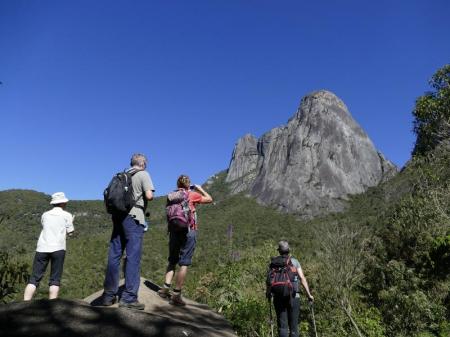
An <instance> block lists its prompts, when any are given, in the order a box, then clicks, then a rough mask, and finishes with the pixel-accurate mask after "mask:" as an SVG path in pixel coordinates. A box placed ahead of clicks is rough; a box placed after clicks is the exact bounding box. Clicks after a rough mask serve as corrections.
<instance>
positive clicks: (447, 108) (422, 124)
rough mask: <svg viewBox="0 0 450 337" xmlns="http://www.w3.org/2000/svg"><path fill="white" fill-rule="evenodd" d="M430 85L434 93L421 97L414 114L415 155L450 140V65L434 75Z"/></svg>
mask: <svg viewBox="0 0 450 337" xmlns="http://www.w3.org/2000/svg"><path fill="white" fill-rule="evenodd" d="M430 85H431V87H432V88H433V89H434V91H431V92H428V93H426V94H425V95H423V96H421V97H419V98H418V99H417V101H416V107H415V109H414V112H413V114H414V117H415V120H414V131H415V132H416V134H417V141H416V146H415V148H414V154H420V155H423V154H425V153H426V152H428V151H430V150H432V149H434V148H435V147H436V145H438V144H440V143H441V142H442V141H448V140H449V138H450V64H447V65H445V66H444V67H442V68H441V69H439V70H438V71H437V72H436V74H434V75H433V77H432V79H431V81H430Z"/></svg>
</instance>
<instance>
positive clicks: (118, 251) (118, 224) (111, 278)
mask: <svg viewBox="0 0 450 337" xmlns="http://www.w3.org/2000/svg"><path fill="white" fill-rule="evenodd" d="M122 219H123V218H118V217H113V226H114V227H113V232H112V234H111V240H110V241H109V251H108V263H107V266H106V273H105V282H104V283H103V287H104V292H103V302H104V303H105V304H108V303H111V304H112V303H114V301H115V298H116V295H117V291H118V290H119V270H120V260H121V258H122V254H123V251H124V249H125V236H124V232H123V228H122Z"/></svg>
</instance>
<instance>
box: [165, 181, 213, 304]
mask: <svg viewBox="0 0 450 337" xmlns="http://www.w3.org/2000/svg"><path fill="white" fill-rule="evenodd" d="M190 184H191V181H190V179H189V177H188V176H186V175H181V176H180V177H179V178H178V180H177V187H178V189H177V190H176V191H174V192H172V193H169V194H168V196H167V206H166V214H167V226H168V231H169V258H168V261H169V263H168V266H167V271H166V276H165V280H164V286H163V288H161V289H160V290H159V291H158V294H159V296H161V297H162V298H170V302H169V303H170V304H173V305H178V306H184V305H186V303H185V302H184V301H183V299H182V298H181V290H182V288H183V285H184V281H185V279H186V274H187V269H188V266H190V265H191V264H192V256H193V255H194V250H195V246H196V243H197V229H198V222H197V212H196V209H195V206H196V205H197V204H208V203H211V202H212V201H213V199H212V197H211V196H210V195H209V194H208V193H207V192H206V191H205V190H204V189H203V188H202V187H201V186H200V185H195V186H190ZM177 264H178V265H179V266H180V269H179V271H178V273H177V276H176V281H175V288H174V290H173V293H171V292H170V287H171V284H172V279H173V276H174V274H175V266H176V265H177Z"/></svg>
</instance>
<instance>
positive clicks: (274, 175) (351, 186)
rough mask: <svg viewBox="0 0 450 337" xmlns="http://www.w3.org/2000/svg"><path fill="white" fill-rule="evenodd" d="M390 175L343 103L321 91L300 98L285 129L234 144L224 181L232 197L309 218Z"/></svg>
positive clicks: (391, 169)
mask: <svg viewBox="0 0 450 337" xmlns="http://www.w3.org/2000/svg"><path fill="white" fill-rule="evenodd" d="M396 172H397V168H396V167H395V165H394V164H392V163H391V162H390V161H388V160H386V159H385V158H384V156H383V155H382V154H381V153H379V152H378V151H377V150H376V149H375V147H374V145H373V143H372V142H371V140H370V139H369V137H368V136H367V134H366V133H365V132H364V131H363V130H362V128H361V127H360V126H359V125H358V124H357V123H356V121H355V120H354V119H353V118H352V116H351V115H350V113H349V112H348V109H347V107H346V106H345V104H344V103H343V102H342V101H341V100H340V99H339V98H338V97H337V96H336V95H334V94H333V93H331V92H329V91H323V90H322V91H318V92H314V93H311V94H309V95H307V96H306V97H304V98H303V99H302V100H301V103H300V107H299V108H298V110H297V112H296V113H295V115H294V116H293V117H292V118H291V119H290V120H289V121H288V123H287V125H284V126H281V127H277V128H274V129H272V130H270V131H269V132H267V133H265V134H264V135H263V136H262V137H261V138H260V139H257V138H256V137H254V136H252V135H245V136H244V137H242V138H241V139H239V140H238V142H237V144H236V146H235V148H234V151H233V155H232V159H231V162H230V166H229V168H228V174H227V178H226V181H227V182H228V183H230V186H231V190H232V192H233V193H238V192H243V191H245V192H248V193H249V194H250V195H252V196H254V197H256V198H257V199H258V200H259V201H260V202H261V203H263V204H266V205H272V206H276V207H277V208H278V209H280V210H283V211H286V212H293V213H296V214H298V215H301V216H305V217H311V216H316V215H320V214H325V213H329V212H334V211H340V210H342V208H343V207H344V204H345V200H346V199H347V198H348V195H350V194H357V193H362V192H364V191H365V190H366V189H367V188H368V187H370V186H375V185H378V184H379V183H380V182H382V181H383V180H384V179H387V178H389V177H391V176H393V175H394V174H395V173H396Z"/></svg>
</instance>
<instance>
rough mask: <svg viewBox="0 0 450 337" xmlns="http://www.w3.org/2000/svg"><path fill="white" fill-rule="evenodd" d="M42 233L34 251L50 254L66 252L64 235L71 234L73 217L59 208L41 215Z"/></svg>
mask: <svg viewBox="0 0 450 337" xmlns="http://www.w3.org/2000/svg"><path fill="white" fill-rule="evenodd" d="M41 224H42V231H41V235H40V236H39V240H38V243H37V248H36V251H37V252H40V253H52V252H56V251H58V250H66V234H67V233H70V232H73V231H74V228H73V216H72V214H70V213H69V212H66V211H65V210H63V209H62V208H61V207H54V208H53V209H51V210H50V211H47V212H45V213H44V214H42V217H41Z"/></svg>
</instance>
